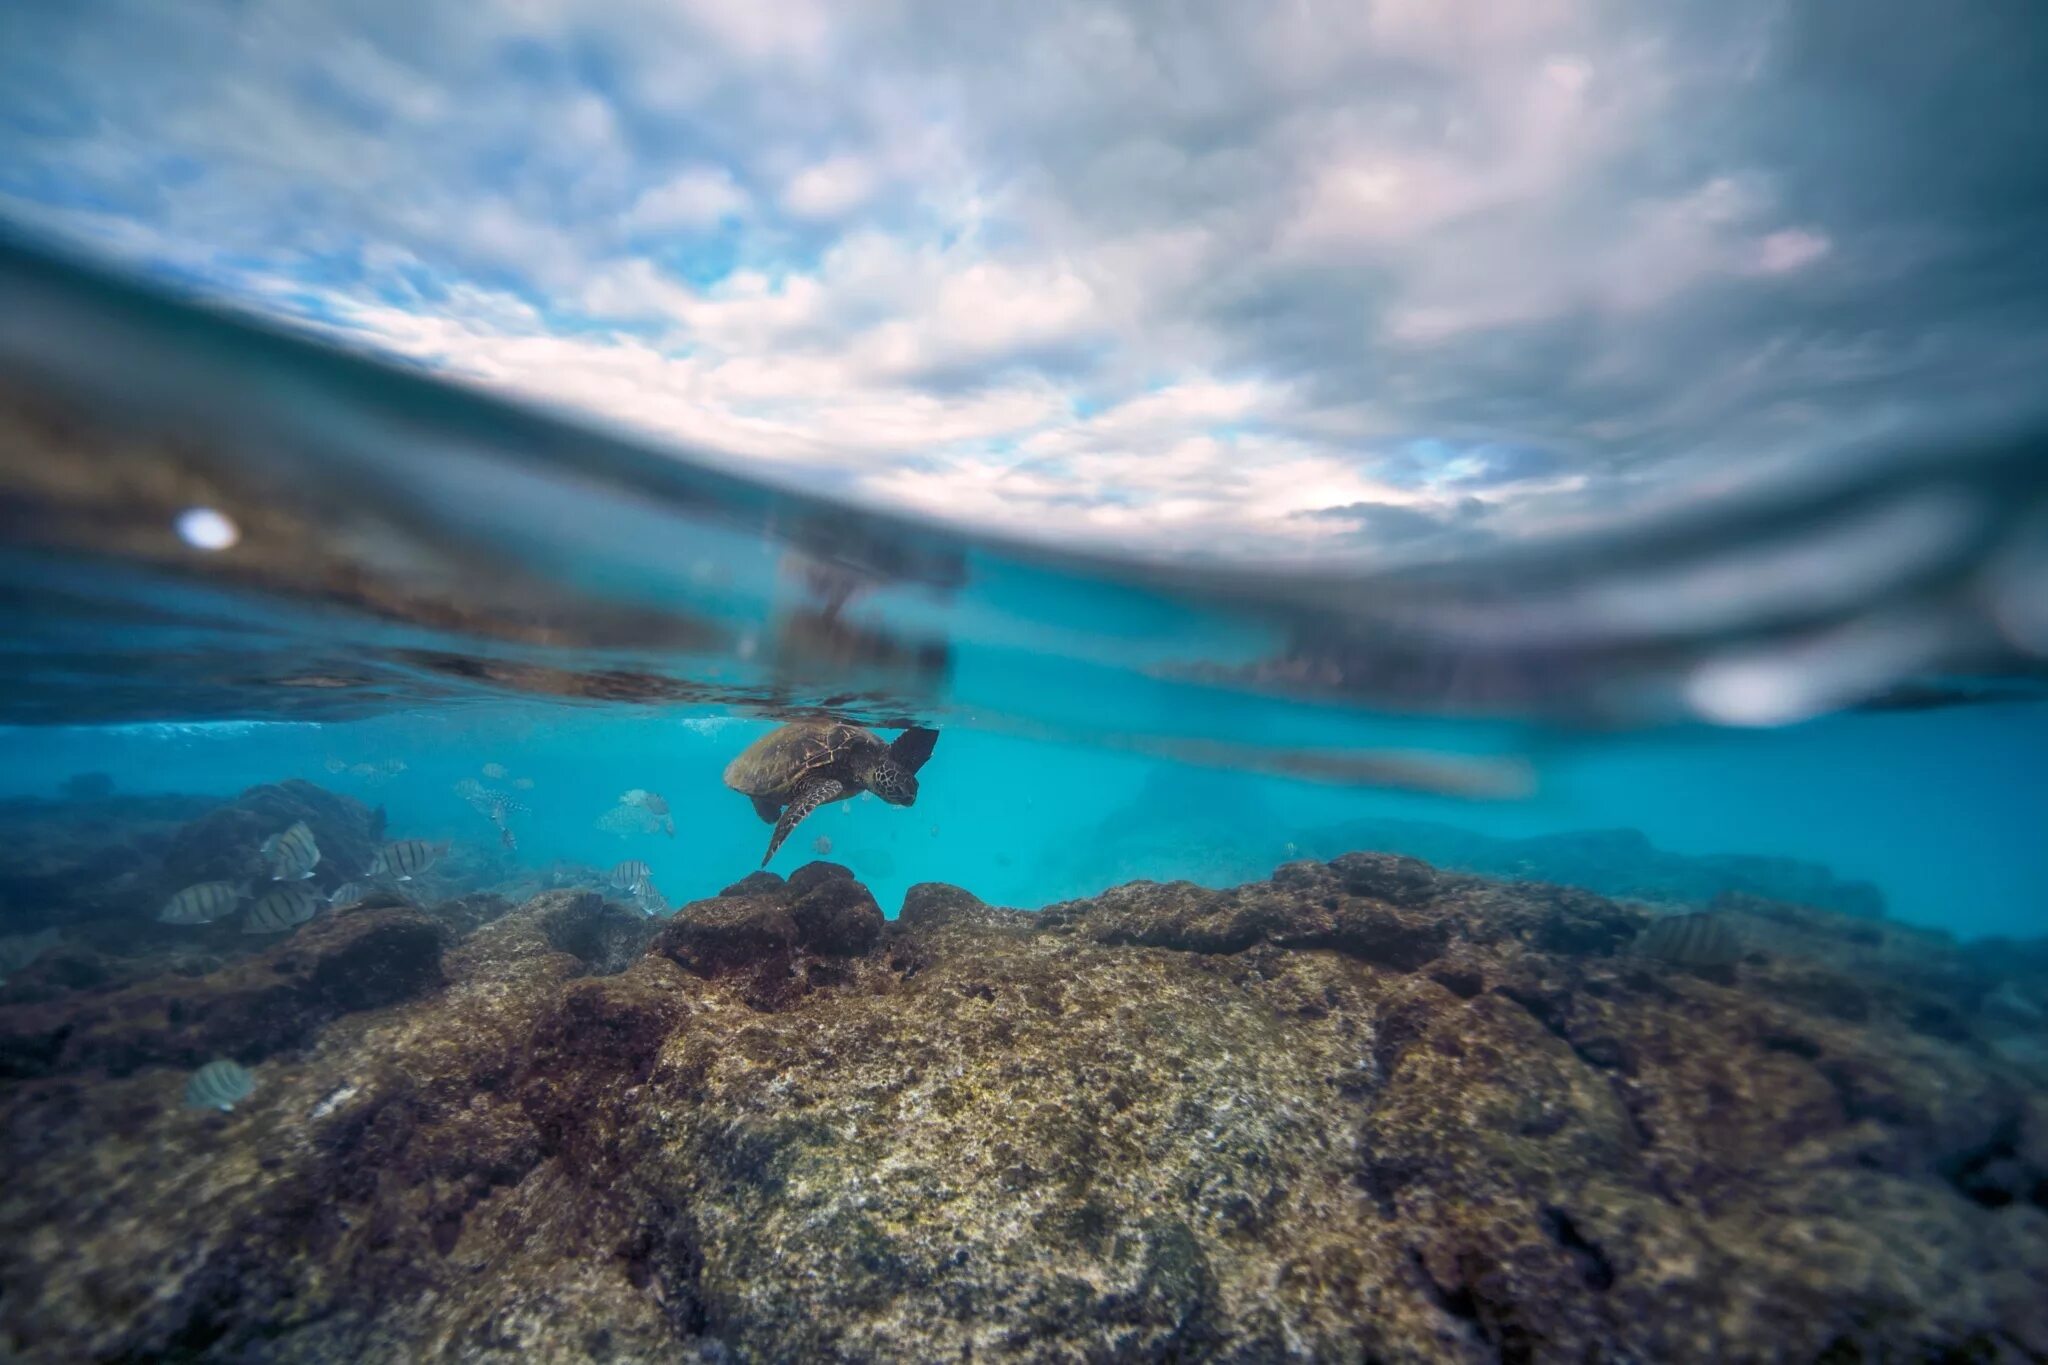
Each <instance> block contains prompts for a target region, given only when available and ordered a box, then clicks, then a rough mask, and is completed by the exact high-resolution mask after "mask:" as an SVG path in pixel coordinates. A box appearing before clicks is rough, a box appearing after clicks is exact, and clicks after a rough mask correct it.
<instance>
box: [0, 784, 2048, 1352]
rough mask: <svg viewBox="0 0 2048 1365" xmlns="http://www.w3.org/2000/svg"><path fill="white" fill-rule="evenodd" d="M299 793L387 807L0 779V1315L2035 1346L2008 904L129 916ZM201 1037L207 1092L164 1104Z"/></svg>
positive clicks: (445, 1325)
mask: <svg viewBox="0 0 2048 1365" xmlns="http://www.w3.org/2000/svg"><path fill="white" fill-rule="evenodd" d="M300 820H303V821H305V822H306V824H307V826H308V828H309V830H311V831H312V832H313V833H314V834H315V835H316V836H317V838H318V843H319V847H320V849H321V850H322V851H323V858H322V862H321V864H320V866H319V867H318V868H316V869H315V876H314V877H311V878H308V879H307V882H308V885H311V886H317V887H319V888H320V889H321V890H322V891H327V890H331V889H332V888H333V886H334V885H335V884H336V883H338V882H339V881H341V880H343V873H344V871H352V870H353V869H356V868H359V867H362V866H365V865H367V864H368V863H369V862H370V860H371V856H372V852H373V850H374V849H375V848H376V847H377V846H378V844H379V843H380V842H381V841H382V840H384V839H386V838H388V837H391V832H389V831H386V830H384V829H383V828H381V823H382V820H381V816H380V815H379V814H378V813H377V812H374V811H372V810H370V809H369V808H368V807H366V806H363V805H361V804H360V803H357V802H355V801H353V800H351V799H350V798H347V797H340V796H335V795H333V794H331V793H329V792H327V791H324V790H323V789H321V788H319V787H316V786H312V785H310V784H307V783H303V782H292V783H285V784H281V785H277V786H268V787H259V788H256V789H253V790H251V791H249V792H247V793H244V794H243V795H242V796H240V797H238V798H235V799H234V800H231V801H221V800H218V799H213V798H184V797H115V796H112V795H110V794H108V793H105V792H82V793H79V794H78V796H77V799H75V800H72V801H68V802H41V803H17V804H16V805H15V806H14V807H13V808H11V809H10V811H9V812H8V813H7V816H6V819H5V821H4V825H5V830H6V834H7V838H6V847H5V849H4V852H0V907H4V910H5V919H4V922H0V936H5V937H6V938H7V939H8V941H9V942H11V943H13V944H15V945H16V947H15V948H13V949H11V950H10V957H9V959H8V960H7V962H6V964H5V965H6V966H7V968H8V969H9V974H8V976H7V979H6V981H5V983H4V984H0V1169H4V1170H5V1172H6V1176H5V1183H4V1187H0V1357H4V1358H6V1359H9V1360H17V1359H18V1360H22V1361H35V1362H42V1361H48V1362H58V1361H63V1362H71V1361H80V1360H99V1361H139V1360H146V1359H178V1360H208V1361H212V1360H220V1361H257V1360H261V1361H307V1362H314V1361H318V1362H340V1361H357V1360H406V1361H505V1362H512V1361H521V1362H540V1361H582V1360H593V1361H617V1362H626V1361H677V1360H683V1361H688V1360H698V1361H787V1360H846V1361H869V1360H872V1361H938V1360H948V1361H958V1360H971V1359H1016V1360H1045V1361H1121V1360H1150V1361H1168V1360H1185V1359H1220V1360H1233V1361H1246V1362H1249V1361H1269V1360H1288V1359H1296V1360H1364V1359H1371V1360H1377V1361H1410V1360H1413V1361H1424V1360H1472V1361H1501V1360H1506V1361H1517V1360H1530V1361H1547V1360H1559V1361H1563V1360H1572V1361H1582V1360H1596V1359H1598V1360H1622V1359H1632V1360H1704V1359H1717V1358H1718V1359H1773V1360H1796V1361H1820V1360H1827V1361H1852V1360H1877V1359H1914V1360H1918V1359H1928V1360H1932V1359H1955V1360H1961V1359H1969V1360H2015V1361H2018V1360H2027V1359H2041V1358H2044V1357H2048V1293H2044V1292H2043V1289H2042V1287H2043V1286H2044V1285H2048V940H2035V941H2031V942H2024V943H2020V942H2012V941H2005V940H1979V941H1975V942H1969V943H1958V942H1956V941H1954V940H1952V939H1950V938H1949V937H1947V936H1945V935H1943V934H1940V933H1937V932H1931V931H1928V930H1925V929H1917V928H1911V927H1907V926H1902V925H1899V924H1897V923H1894V922H1891V921H1887V920H1884V919H1882V918H1874V917H1873V916H1874V915H1875V914H1877V912H1878V907H1876V906H1873V905H1868V904H1865V903H1864V899H1863V898H1862V897H1861V893H1849V892H1843V893H1840V894H1836V893H1830V897H1829V898H1831V899H1832V901H1833V905H1832V907H1831V908H1830V907H1821V906H1814V905H1797V904H1791V903H1788V902H1785V901H1780V900H1770V899H1764V898H1762V897H1760V896H1758V895H1755V894H1742V893H1731V892H1722V893H1721V894H1719V895H1718V897H1717V898H1716V899H1714V900H1713V901H1712V907H1713V908H1712V910H1711V912H1710V914H1711V917H1712V920H1713V930H1712V934H1711V935H1708V934H1706V933H1705V932H1704V931H1699V932H1695V933H1694V934H1692V936H1691V937H1690V938H1687V939H1684V940H1682V941H1683V942H1686V943H1689V944H1693V945H1695V946H1697V945H1699V944H1702V943H1704V944H1706V945H1707V947H1709V948H1710V947H1712V946H1713V945H1714V944H1717V943H1721V942H1724V941H1725V942H1728V943H1732V944H1733V945H1735V947H1734V951H1732V952H1730V953H1727V954H1721V955H1717V954H1715V953H1713V952H1711V951H1705V950H1704V949H1703V950H1701V951H1698V952H1694V953H1692V954H1691V956H1690V957H1688V955H1687V954H1685V953H1669V952H1662V951H1659V950H1658V949H1657V947H1656V945H1657V944H1658V943H1659V942H1660V940H1659V938H1658V935H1657V934H1654V933H1649V932H1647V931H1648V930H1649V927H1650V926H1651V925H1653V924H1657V923H1660V922H1661V920H1662V919H1663V918H1664V917H1666V916H1667V915H1668V912H1669V909H1670V907H1668V906H1662V905H1658V904H1654V903H1652V902H1653V901H1654V899H1655V897H1646V898H1645V899H1644V900H1612V899H1607V898H1605V897H1603V896H1601V895H1599V894H1596V893H1594V892H1592V891H1588V890H1581V889H1567V888H1563V887H1559V886H1556V885H1551V884H1546V883H1542V882H1535V881H1513V882H1508V881H1498V880H1489V879H1487V878H1485V877H1482V876H1479V875H1472V874H1468V873H1459V872H1450V871H1444V870H1438V869H1436V868H1433V867H1432V866H1430V865H1428V864H1426V863H1423V862H1420V861H1417V860H1415V859H1413V858H1406V857H1398V856H1393V855H1389V854H1383V853H1374V852H1370V851H1352V852H1341V853H1337V854H1336V855H1335V856H1327V860H1316V859H1308V858H1304V859H1301V860H1298V861H1293V862H1289V863H1286V864H1284V865H1282V866H1280V867H1278V868H1277V869H1275V870H1273V872H1272V874H1271V876H1270V877H1269V878H1267V879H1265V880H1260V881H1254V882H1250V883H1248V884H1245V885H1242V886H1238V887H1236V888H1233V889H1229V890H1220V891H1219V890H1208V889H1204V888H1201V887H1198V886H1195V885H1192V884H1190V883H1185V882H1180V883H1154V882H1136V883H1131V884H1128V885H1124V886H1119V887H1115V888H1111V889H1108V890H1104V891H1102V892H1101V893H1100V894H1098V895H1095V896H1092V897H1089V898H1085V899H1081V900H1075V901H1071V902H1068V903H1064V904H1059V905H1055V906H1052V907H1049V908H1047V909H1045V910H1043V911H1040V912H1037V913H1025V912H1020V911H1013V910H1005V909H1000V908H996V907H992V906H989V905H985V904H983V903H982V902H981V901H980V900H978V899H977V898H976V897H975V896H974V895H973V894H972V892H971V890H969V889H963V888H959V887H954V886H947V885H942V884H937V883H923V884H920V885H917V886H915V887H913V888H912V889H911V891H910V893H909V895H908V896H907V897H906V898H905V900H904V902H903V904H902V906H901V910H900V913H899V914H898V915H897V916H896V917H895V918H893V919H890V918H885V916H884V914H883V912H882V910H881V908H880V907H879V906H878V905H877V904H876V902H875V900H874V898H873V897H872V896H871V895H870V894H869V893H868V891H867V889H866V888H865V887H863V886H862V885H861V884H860V883H859V882H858V881H857V880H855V879H854V877H853V876H852V874H851V873H850V872H848V870H847V869H845V868H843V867H840V866H837V865H835V864H832V863H829V862H813V863H811V864H809V865H807V866H804V867H801V868H799V869H798V870H797V871H796V872H794V873H793V874H792V875H791V876H790V877H789V878H788V879H786V880H785V879H783V878H781V877H778V876H775V875H773V874H768V873H757V874H755V875H753V876H749V877H747V878H746V879H744V880H743V881H741V882H739V883H737V884H736V885H734V886H732V887H730V888H728V889H727V890H726V891H725V892H724V893H723V894H721V895H719V896H717V897H714V898H710V899H706V900H700V901H697V902H694V903H691V904H688V905H685V906H683V907H681V908H680V909H679V910H678V911H677V912H676V913H675V915H674V916H673V917H672V918H671V917H653V918H650V917H648V916H645V915H643V914H642V913H641V912H640V911H639V910H638V909H635V908H633V907H632V906H631V905H630V904H628V903H627V901H626V899H625V897H624V896H623V894H622V893H619V892H616V891H612V890H610V889H608V887H607V885H606V882H605V873H604V871H603V870H601V869H596V868H580V867H573V866H563V865H558V866H555V867H552V868H548V869H543V870H538V871H537V870H535V869H533V868H530V867H523V866H521V865H519V864H518V863H517V862H516V861H515V860H514V859H513V858H512V857H510V856H509V855H507V854H506V853H505V852H503V851H502V850H498V849H489V850H482V851H480V850H476V849H465V848H462V847H460V846H458V847H457V848H456V849H454V850H453V851H451V852H450V853H449V854H448V855H447V856H446V857H445V858H443V859H441V860H440V861H439V862H437V863H435V864H434V865H433V866H432V867H431V868H428V869H425V870H423V871H422V872H421V873H420V874H419V875H418V876H415V877H414V878H413V879H412V880H411V881H409V882H402V883H386V884H384V885H382V886H380V887H377V888H376V889H374V890H372V891H371V892H370V893H369V894H368V895H367V896H366V898H364V899H362V900H360V901H357V902H354V903H352V904H346V905H343V906H339V907H336V908H332V909H328V910H323V911H321V912H319V913H318V914H316V915H315V916H314V917H313V918H312V919H311V921H310V922H308V923H306V924H304V925H302V926H300V927H299V928H297V929H296V930H295V931H293V932H291V933H289V934H277V935H261V934H246V933H243V932H241V929H240V927H239V926H238V924H237V923H236V921H235V920H234V919H233V918H224V919H222V920H219V921H216V922H214V923H211V924H200V925H177V924H163V923H159V922H158V921H157V920H156V919H154V918H153V915H154V914H155V912H156V908H157V907H158V906H160V905H161V904H162V903H163V902H164V900H165V899H166V898H167V897H168V896H170V895H171V894H172V893H174V892H176V891H177V890H179V889H180V888H182V887H184V886H188V885H192V884H195V883H204V882H208V881H212V880H228V881H232V880H234V879H236V878H241V877H246V876H248V867H247V862H248V858H249V850H250V849H251V848H253V847H254V846H255V845H256V843H257V842H258V841H259V840H260V839H261V838H262V837H264V835H265V834H267V833H269V832H273V831H275V830H276V829H278V828H280V827H282V826H283V825H287V824H290V823H292V822H294V821H300ZM1341 834H1342V831H1329V832H1326V833H1324V834H1321V835H1318V836H1316V837H1315V839H1314V840H1313V841H1312V844H1313V846H1311V841H1310V840H1308V839H1304V848H1306V849H1308V851H1311V852H1315V853H1317V854H1318V855H1326V854H1327V853H1328V852H1329V851H1328V850H1326V849H1325V847H1324V845H1325V844H1326V843H1327V842H1328V841H1329V840H1331V839H1335V838H1339V837H1341ZM1623 842H1624V843H1626V841H1623ZM1596 851H1597V850H1596ZM1538 852H1542V850H1538ZM1553 852H1554V850H1553ZM1610 855H1611V856H1610ZM1463 856H1464V859H1465V860H1466V861H1467V862H1482V861H1485V860H1487V859H1493V858H1507V859H1513V860H1517V861H1519V860H1523V859H1526V858H1528V857H1529V856H1532V855H1531V853H1530V850H1528V849H1500V848H1490V847H1489V848H1478V847H1476V846H1475V847H1472V848H1467V849H1465V850H1464V851H1463ZM1546 856H1549V855H1548V854H1546ZM1572 856H1573V857H1591V856H1592V855H1591V854H1588V853H1587V852H1586V851H1585V850H1584V849H1583V848H1581V849H1579V850H1578V851H1576V852H1574V853H1573V854H1572ZM1616 858H1619V859H1620V860H1621V861H1622V862H1625V863H1626V865H1627V868H1628V872H1627V877H1626V878H1625V879H1624V880H1628V884H1629V885H1631V886H1633V885H1634V884H1635V881H1636V880H1641V879H1643V878H1646V877H1647V878H1649V881H1648V882H1647V883H1646V885H1648V886H1649V887H1650V889H1652V890H1662V889H1670V888H1676V889H1678V890H1682V889H1684V887H1687V886H1690V885H1691V884H1692V883H1691V881H1689V880H1688V878H1689V877H1690V874H1689V873H1686V872H1685V870H1684V869H1682V868H1676V867H1675V865H1667V864H1665V863H1662V862H1658V863H1656V864H1655V865H1654V867H1653V868H1652V871H1653V872H1654V876H1652V875H1651V873H1650V872H1644V871H1642V870H1641V869H1642V868H1644V867H1649V866H1651V865H1650V864H1649V863H1648V862H1647V861H1646V855H1644V854H1643V852H1642V850H1641V849H1638V848H1634V847H1632V846H1631V847H1625V848H1621V850H1620V853H1619V854H1612V850H1610V852H1609V853H1606V854H1600V859H1605V860H1606V862H1613V861H1615V859H1616ZM1598 860H1599V859H1596V861H1598ZM1512 865H1513V864H1512V863H1511V864H1510V865H1509V866H1510V867H1511V866H1512ZM1603 865H1605V863H1603ZM1504 870H1505V869H1504ZM1614 875H1615V876H1621V874H1620V873H1615V874H1614ZM1629 879H1634V880H1629ZM1673 898H1674V900H1682V899H1683V897H1682V896H1678V895H1676V893H1675V891H1674V897H1673ZM1687 908H1689V909H1690V908H1693V907H1687ZM1845 910H1847V911H1850V912H1853V913H1844V911H1845ZM1693 923H1695V924H1696V923H1697V922H1696V921H1695V922H1693ZM52 930H54V931H55V932H54V933H52V932H51V931H52ZM215 1059H230V1060H232V1061H234V1062H236V1063H239V1064H240V1065H242V1066H244V1067H246V1068H247V1069H248V1071H249V1073H250V1074H251V1076H252V1078H253V1081H254V1084H255V1089H254V1091H253V1093H252V1094H250V1095H249V1096H248V1097H247V1098H246V1099H243V1100H241V1101H240V1102H238V1103H236V1104H235V1105H234V1107H233V1108H232V1110H229V1111H221V1110H219V1109H199V1108H192V1107H188V1106H187V1105H186V1103H185V1093H186V1086H187V1083H188V1081H189V1080H190V1079H191V1077H192V1073H193V1072H194V1071H195V1070H196V1069H197V1068H199V1067H200V1066H201V1065H203V1064H205V1063H208V1062H210V1061H213V1060H215Z"/></svg>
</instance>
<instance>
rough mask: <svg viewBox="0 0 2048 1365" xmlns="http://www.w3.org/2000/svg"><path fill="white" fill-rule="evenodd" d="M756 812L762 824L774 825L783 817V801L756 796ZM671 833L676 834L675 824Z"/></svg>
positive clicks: (671, 834) (672, 835)
mask: <svg viewBox="0 0 2048 1365" xmlns="http://www.w3.org/2000/svg"><path fill="white" fill-rule="evenodd" d="M754 814H756V815H758V816H760V817H761V823H762V824H764V825H772V824H774V823H775V822H776V821H777V820H779V819H781V818H782V803H781V802H780V801H778V800H776V799H775V798H774V797H772V796H757V797H755V798H754ZM669 835H670V837H674V835H675V828H674V827H673V826H671V827H670V828H669Z"/></svg>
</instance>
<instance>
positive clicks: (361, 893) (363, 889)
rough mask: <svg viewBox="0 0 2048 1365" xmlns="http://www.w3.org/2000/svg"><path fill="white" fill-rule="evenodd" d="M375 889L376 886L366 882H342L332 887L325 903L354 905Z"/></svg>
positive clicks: (365, 898) (367, 897)
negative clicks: (331, 891) (331, 892)
mask: <svg viewBox="0 0 2048 1365" xmlns="http://www.w3.org/2000/svg"><path fill="white" fill-rule="evenodd" d="M376 889H377V888H376V887H374V886H371V885H370V884H369V883H368V882H343V883H342V884H341V885H340V886H337V887H335V888H334V891H333V894H331V895H329V896H328V897H327V903H328V904H329V905H354V904H355V903H356V902H357V901H364V900H368V899H369V898H370V893H371V892H373V891H375V890H376Z"/></svg>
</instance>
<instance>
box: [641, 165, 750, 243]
mask: <svg viewBox="0 0 2048 1365" xmlns="http://www.w3.org/2000/svg"><path fill="white" fill-rule="evenodd" d="M747 202H748V201H747V193H746V191H745V190H742V189H741V188H740V187H739V185H738V184H736V183H735V182H734V181H733V178H732V172H730V171H728V170H726V169H725V168H724V167H723V166H693V167H691V168H690V169H688V170H686V171H684V172H683V173H682V174H680V175H678V176H676V177H675V178H674V179H672V180H669V181H667V182H666V183H664V184H661V185H657V186H656V187H655V188H653V189H651V190H648V191H647V192H646V193H645V194H642V195H641V196H640V198H639V200H638V201H637V202H636V203H635V204H634V205H633V207H632V209H631V211H630V212H628V213H627V214H626V226H627V228H629V229H631V230H634V231H644V232H666V231H672V230H675V229H678V228H707V227H714V226H716V225H717V224H718V223H719V222H721V221H723V220H724V219H726V218H730V217H733V216H735V215H737V214H739V213H742V212H744V211H745V210H746V207H747Z"/></svg>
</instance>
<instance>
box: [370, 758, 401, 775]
mask: <svg viewBox="0 0 2048 1365" xmlns="http://www.w3.org/2000/svg"><path fill="white" fill-rule="evenodd" d="M377 771H378V772H380V773H383V774H385V775H386V776H396V775H397V774H399V773H402V772H404V771H405V760H404V759H402V758H387V759H385V760H384V761H383V762H382V763H379V764H378V765H377Z"/></svg>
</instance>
